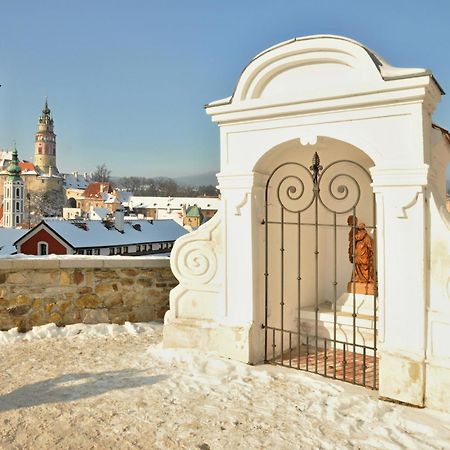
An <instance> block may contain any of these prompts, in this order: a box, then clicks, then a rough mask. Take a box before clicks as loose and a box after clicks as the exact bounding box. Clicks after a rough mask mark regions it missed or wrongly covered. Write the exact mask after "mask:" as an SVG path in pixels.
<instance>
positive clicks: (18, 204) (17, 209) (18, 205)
mask: <svg viewBox="0 0 450 450" xmlns="http://www.w3.org/2000/svg"><path fill="white" fill-rule="evenodd" d="M19 209H20V203H19V202H16V211H19Z"/></svg>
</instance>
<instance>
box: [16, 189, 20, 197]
mask: <svg viewBox="0 0 450 450" xmlns="http://www.w3.org/2000/svg"><path fill="white" fill-rule="evenodd" d="M16 196H17V197H20V189H19V188H17V189H16Z"/></svg>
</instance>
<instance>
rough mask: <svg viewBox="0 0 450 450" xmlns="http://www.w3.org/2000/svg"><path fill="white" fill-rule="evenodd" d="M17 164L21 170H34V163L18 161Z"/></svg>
mask: <svg viewBox="0 0 450 450" xmlns="http://www.w3.org/2000/svg"><path fill="white" fill-rule="evenodd" d="M19 166H20V168H21V170H22V172H30V171H33V170H36V168H35V167H34V164H33V163H32V162H29V161H19Z"/></svg>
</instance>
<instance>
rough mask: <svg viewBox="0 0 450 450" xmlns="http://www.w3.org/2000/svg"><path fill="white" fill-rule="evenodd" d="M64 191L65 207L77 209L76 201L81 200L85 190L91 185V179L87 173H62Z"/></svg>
mask: <svg viewBox="0 0 450 450" xmlns="http://www.w3.org/2000/svg"><path fill="white" fill-rule="evenodd" d="M62 176H63V178H64V190H65V193H66V199H67V206H68V207H71V208H76V207H77V201H78V200H81V199H82V198H83V193H84V191H85V189H86V188H87V187H88V186H89V184H90V183H91V177H90V175H89V174H88V173H83V174H80V173H78V172H72V173H64V174H62Z"/></svg>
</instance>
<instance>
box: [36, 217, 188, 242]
mask: <svg viewBox="0 0 450 450" xmlns="http://www.w3.org/2000/svg"><path fill="white" fill-rule="evenodd" d="M44 224H45V226H47V227H49V228H50V229H52V230H53V231H54V232H55V233H56V234H57V235H59V236H60V237H61V238H62V239H63V240H65V241H66V242H67V243H68V244H70V245H71V246H72V247H73V248H96V247H114V246H122V245H132V244H141V243H150V242H167V241H175V240H176V239H178V238H179V237H180V236H183V235H184V234H186V233H187V231H186V230H185V229H184V228H183V227H182V226H181V225H178V224H177V223H176V222H174V221H173V220H153V221H150V220H133V221H126V222H125V223H124V230H123V232H120V231H118V230H116V229H115V228H114V223H113V222H111V224H110V226H109V227H108V226H107V224H105V223H104V222H101V221H99V220H74V221H71V220H61V219H44V220H43V221H42V223H41V224H40V225H38V226H44Z"/></svg>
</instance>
